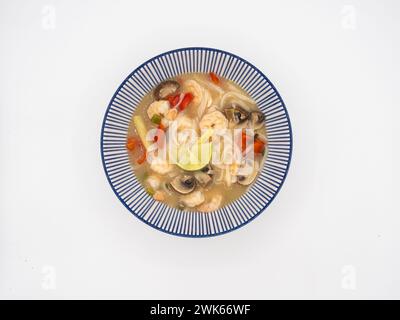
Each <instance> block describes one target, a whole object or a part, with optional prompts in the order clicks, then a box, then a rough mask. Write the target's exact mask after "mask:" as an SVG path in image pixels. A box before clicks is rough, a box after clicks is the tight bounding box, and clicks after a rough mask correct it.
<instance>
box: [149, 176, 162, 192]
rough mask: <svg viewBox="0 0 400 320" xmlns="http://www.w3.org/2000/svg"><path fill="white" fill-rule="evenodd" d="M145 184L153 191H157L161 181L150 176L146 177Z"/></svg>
mask: <svg viewBox="0 0 400 320" xmlns="http://www.w3.org/2000/svg"><path fill="white" fill-rule="evenodd" d="M146 182H147V183H148V184H149V186H150V187H152V188H153V189H154V190H156V189H158V188H159V187H160V184H161V180H160V178H159V177H157V176H155V175H150V176H148V177H147V179H146Z"/></svg>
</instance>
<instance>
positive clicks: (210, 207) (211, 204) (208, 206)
mask: <svg viewBox="0 0 400 320" xmlns="http://www.w3.org/2000/svg"><path fill="white" fill-rule="evenodd" d="M221 203H222V195H220V194H217V195H215V196H213V197H212V198H211V200H210V201H208V202H205V203H203V204H201V205H200V206H198V207H197V209H198V210H199V211H203V212H210V211H214V210H217V209H218V208H219V207H220V205H221Z"/></svg>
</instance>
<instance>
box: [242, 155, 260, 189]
mask: <svg viewBox="0 0 400 320" xmlns="http://www.w3.org/2000/svg"><path fill="white" fill-rule="evenodd" d="M259 167H260V166H259V164H258V162H257V161H254V165H253V170H252V171H251V172H250V174H248V175H238V177H237V182H238V183H239V184H241V185H243V186H248V185H250V184H251V183H252V182H253V181H254V180H255V179H256V177H257V173H258V170H259Z"/></svg>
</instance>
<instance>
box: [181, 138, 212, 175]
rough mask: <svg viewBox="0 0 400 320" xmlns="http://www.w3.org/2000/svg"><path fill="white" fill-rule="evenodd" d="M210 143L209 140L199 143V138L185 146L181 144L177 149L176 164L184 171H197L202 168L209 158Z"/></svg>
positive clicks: (210, 153) (210, 151) (210, 154)
mask: <svg viewBox="0 0 400 320" xmlns="http://www.w3.org/2000/svg"><path fill="white" fill-rule="evenodd" d="M211 156H212V144H211V143H210V142H205V143H200V140H199V141H198V142H197V143H195V144H194V145H192V146H191V148H187V147H186V146H181V147H180V148H179V149H178V161H177V163H176V164H177V165H178V167H180V168H181V169H183V170H186V171H197V170H200V169H202V168H204V167H205V166H206V165H207V164H208V163H209V162H210V160H211Z"/></svg>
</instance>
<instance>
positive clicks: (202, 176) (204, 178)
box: [194, 171, 212, 187]
mask: <svg viewBox="0 0 400 320" xmlns="http://www.w3.org/2000/svg"><path fill="white" fill-rule="evenodd" d="M194 177H195V179H196V180H197V182H198V183H199V184H200V185H201V186H202V187H206V186H207V185H209V184H210V182H211V181H212V176H210V175H209V174H207V173H205V172H203V171H197V172H195V173H194Z"/></svg>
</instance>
